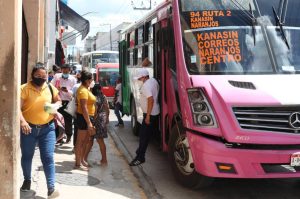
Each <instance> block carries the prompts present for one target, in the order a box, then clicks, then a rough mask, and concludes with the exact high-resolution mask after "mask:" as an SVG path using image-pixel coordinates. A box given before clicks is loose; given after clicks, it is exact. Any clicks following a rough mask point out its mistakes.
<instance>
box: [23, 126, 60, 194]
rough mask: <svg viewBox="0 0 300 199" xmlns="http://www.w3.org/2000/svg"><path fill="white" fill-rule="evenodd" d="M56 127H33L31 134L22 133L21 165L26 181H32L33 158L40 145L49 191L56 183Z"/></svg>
mask: <svg viewBox="0 0 300 199" xmlns="http://www.w3.org/2000/svg"><path fill="white" fill-rule="evenodd" d="M55 142H56V138H55V126H54V122H52V123H51V124H49V125H47V126H45V127H42V128H36V127H31V133H30V134H28V135H25V134H23V133H22V132H21V151H22V158H21V165H22V170H23V176H24V180H31V167H32V158H33V155H34V151H35V146H36V144H37V143H38V145H39V149H40V155H41V161H42V164H43V167H44V172H45V176H46V180H47V187H48V189H53V188H54V183H55V164H54V150H55Z"/></svg>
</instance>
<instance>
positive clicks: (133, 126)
mask: <svg viewBox="0 0 300 199" xmlns="http://www.w3.org/2000/svg"><path fill="white" fill-rule="evenodd" d="M130 108H131V129H132V133H133V135H135V136H138V135H139V123H138V121H137V113H136V107H135V101H134V99H132V100H131V105H130Z"/></svg>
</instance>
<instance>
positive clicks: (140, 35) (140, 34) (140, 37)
mask: <svg viewBox="0 0 300 199" xmlns="http://www.w3.org/2000/svg"><path fill="white" fill-rule="evenodd" d="M143 34H144V26H141V27H139V29H138V32H137V45H141V44H143V37H144V36H143Z"/></svg>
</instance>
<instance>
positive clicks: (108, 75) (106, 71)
mask: <svg viewBox="0 0 300 199" xmlns="http://www.w3.org/2000/svg"><path fill="white" fill-rule="evenodd" d="M98 74H100V78H99V83H100V85H101V86H102V87H107V86H113V87H114V86H116V81H117V79H118V76H119V69H118V68H99V73H98Z"/></svg>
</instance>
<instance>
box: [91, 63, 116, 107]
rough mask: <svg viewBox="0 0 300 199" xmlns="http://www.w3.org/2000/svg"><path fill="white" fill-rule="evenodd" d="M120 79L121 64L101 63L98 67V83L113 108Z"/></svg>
mask: <svg viewBox="0 0 300 199" xmlns="http://www.w3.org/2000/svg"><path fill="white" fill-rule="evenodd" d="M118 77H119V63H99V64H97V66H96V77H95V79H96V82H99V84H100V85H101V89H102V92H103V94H104V95H105V96H106V97H107V100H108V102H109V104H110V107H113V99H114V96H115V87H116V81H117V79H118Z"/></svg>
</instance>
